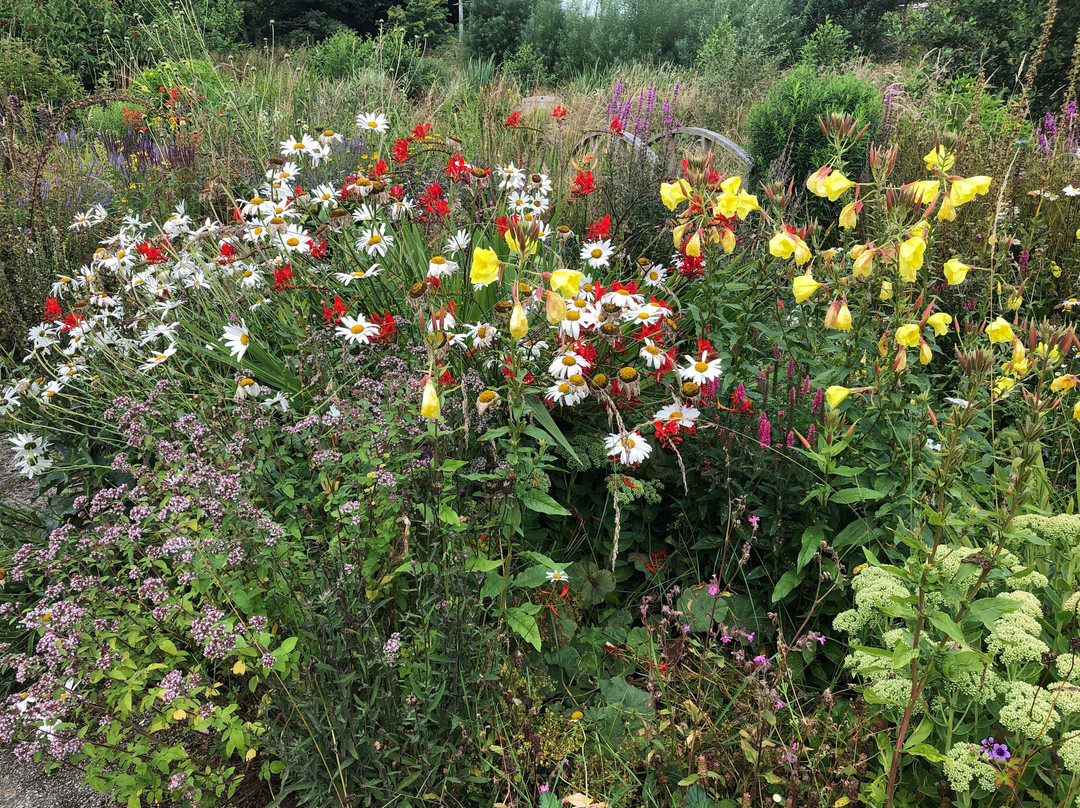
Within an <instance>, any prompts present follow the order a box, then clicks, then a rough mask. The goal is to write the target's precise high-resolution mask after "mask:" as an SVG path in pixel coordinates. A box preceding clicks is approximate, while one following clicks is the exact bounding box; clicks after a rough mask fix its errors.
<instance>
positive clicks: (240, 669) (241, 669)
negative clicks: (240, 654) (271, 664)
mask: <svg viewBox="0 0 1080 808" xmlns="http://www.w3.org/2000/svg"><path fill="white" fill-rule="evenodd" d="M232 672H233V673H235V674H236V675H237V676H243V675H244V674H245V673H247V665H245V664H244V660H242V659H238V660H236V664H235V665H233V666H232Z"/></svg>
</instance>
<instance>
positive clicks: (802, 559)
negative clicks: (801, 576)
mask: <svg viewBox="0 0 1080 808" xmlns="http://www.w3.org/2000/svg"><path fill="white" fill-rule="evenodd" d="M823 541H825V531H824V530H822V529H821V527H820V526H819V525H810V527H808V528H807V529H806V530H804V531H803V534H802V549H801V550H800V551H799V560H798V563H797V564H796V567H795V569H797V570H801V569H802V568H803V567H805V566H806V565H807V563H808V562H809V561H810V559H811V558H813V557H814V553H816V552H817V549H818V547H820V546H821V543H822V542H823ZM773 602H774V603H775V602H776V601H775V598H774V599H773Z"/></svg>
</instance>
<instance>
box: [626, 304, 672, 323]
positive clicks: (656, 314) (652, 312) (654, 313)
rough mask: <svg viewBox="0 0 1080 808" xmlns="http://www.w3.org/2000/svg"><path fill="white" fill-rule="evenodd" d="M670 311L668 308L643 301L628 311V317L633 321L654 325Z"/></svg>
mask: <svg viewBox="0 0 1080 808" xmlns="http://www.w3.org/2000/svg"><path fill="white" fill-rule="evenodd" d="M669 313H670V312H669V311H668V310H667V309H662V308H660V307H659V306H654V305H653V304H651V303H643V304H642V305H640V306H636V307H635V308H633V309H631V310H630V311H629V312H627V313H626V319H627V320H628V321H633V322H635V323H637V324H638V325H642V326H645V325H652V324H653V323H657V322H659V321H660V320H661V319H662V318H663V317H664V316H665V315H667V314H669Z"/></svg>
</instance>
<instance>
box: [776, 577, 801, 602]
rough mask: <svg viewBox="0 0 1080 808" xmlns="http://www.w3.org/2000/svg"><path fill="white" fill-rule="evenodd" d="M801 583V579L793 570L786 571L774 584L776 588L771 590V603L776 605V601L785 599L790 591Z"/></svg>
mask: <svg viewBox="0 0 1080 808" xmlns="http://www.w3.org/2000/svg"><path fill="white" fill-rule="evenodd" d="M800 583H802V578H801V577H799V573H797V572H795V571H794V570H788V571H787V572H785V573H784V574H783V575H782V576H780V580H779V581H777V582H776V588H774V589H773V593H772V602H773V603H776V602H777V601H778V600H781V599H782V598H784V597H786V596H787V595H788V593H789V592H791V590H792V589H794V588H795V587H797V586H798V585H799V584H800Z"/></svg>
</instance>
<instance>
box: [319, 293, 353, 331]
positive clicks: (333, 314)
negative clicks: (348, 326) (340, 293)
mask: <svg viewBox="0 0 1080 808" xmlns="http://www.w3.org/2000/svg"><path fill="white" fill-rule="evenodd" d="M348 313H349V307H348V306H346V305H345V304H344V303H342V302H341V298H340V297H337V296H335V297H334V305H333V306H327V305H326V301H325V300H324V301H323V316H322V319H323V323H324V324H325V325H327V326H329V327H330V328H333V327H334V326H336V325H338V323H340V322H341V318H342V317H344V316H345V315H346V314H348Z"/></svg>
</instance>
